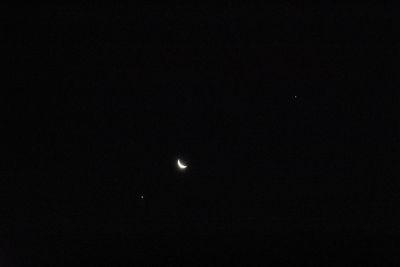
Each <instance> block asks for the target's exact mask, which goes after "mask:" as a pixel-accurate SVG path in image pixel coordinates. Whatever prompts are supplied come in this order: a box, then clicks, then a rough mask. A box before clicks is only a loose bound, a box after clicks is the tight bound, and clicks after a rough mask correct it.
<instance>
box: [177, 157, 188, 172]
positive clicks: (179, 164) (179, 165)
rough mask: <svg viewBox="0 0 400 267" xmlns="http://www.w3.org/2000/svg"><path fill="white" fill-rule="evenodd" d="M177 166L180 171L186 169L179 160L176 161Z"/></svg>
mask: <svg viewBox="0 0 400 267" xmlns="http://www.w3.org/2000/svg"><path fill="white" fill-rule="evenodd" d="M177 164H178V167H179V169H181V170H184V169H186V168H187V165H185V164H183V163H182V162H181V161H180V159H178V161H177Z"/></svg>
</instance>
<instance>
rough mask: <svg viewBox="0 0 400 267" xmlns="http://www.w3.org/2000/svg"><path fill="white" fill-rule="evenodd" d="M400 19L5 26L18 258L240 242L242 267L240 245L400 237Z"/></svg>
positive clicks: (247, 13) (190, 13)
mask: <svg viewBox="0 0 400 267" xmlns="http://www.w3.org/2000/svg"><path fill="white" fill-rule="evenodd" d="M397 11H398V10H396V8H394V7H390V6H383V5H364V6H360V5H351V4H348V5H326V6H309V7H305V6H295V5H269V6H263V7H251V6H244V5H242V6H233V5H228V6H225V7H220V8H219V7H212V8H211V7H201V6H197V7H192V6H188V5H178V6H169V5H160V6H151V5H141V6H135V7H133V6H129V7H126V6H101V7H94V6H89V5H84V4H82V5H56V4H53V5H43V6H40V5H31V6H26V7H19V8H16V7H14V8H11V9H3V10H2V11H1V18H2V21H1V24H2V26H3V28H4V29H6V31H4V34H2V37H1V38H2V45H1V47H2V50H3V51H2V52H3V53H4V57H3V58H5V60H3V62H5V65H6V69H7V70H6V71H5V74H6V79H5V81H3V86H2V88H3V89H4V91H5V92H7V97H4V98H3V97H2V100H3V101H2V102H4V103H3V104H2V109H4V108H5V110H4V112H2V117H1V118H2V132H3V134H4V137H3V138H2V147H3V148H2V153H3V158H4V159H5V161H3V164H2V166H3V167H2V169H1V183H2V184H1V202H2V204H1V216H2V218H1V229H2V230H1V233H2V235H3V236H4V238H3V240H7V241H3V243H2V246H3V247H4V248H3V249H2V251H3V252H2V253H3V254H5V255H8V257H7V256H6V257H5V258H9V262H10V264H12V262H13V260H15V259H17V258H18V259H21V261H20V262H21V266H27V265H26V264H25V263H26V262H31V260H32V259H40V260H43V261H44V262H46V260H47V259H48V258H47V257H46V256H43V255H56V256H54V259H51V260H58V261H59V262H65V261H67V258H68V256H71V255H75V256H76V255H80V254H79V253H78V252H76V251H78V250H79V251H81V250H80V249H77V247H79V248H80V247H81V246H83V245H82V244H83V243H84V244H88V245H87V247H93V246H94V247H95V249H93V250H90V253H93V254H96V253H97V252H96V253H95V252H94V251H102V253H105V254H104V255H107V251H108V252H109V251H110V249H109V248H111V247H113V248H115V247H117V248H118V251H124V250H125V249H127V247H129V248H130V254H129V255H130V257H129V259H130V260H132V261H134V260H135V259H136V258H135V257H134V256H132V255H136V254H135V253H138V254H140V257H139V256H138V257H139V258H140V259H141V260H143V259H144V258H146V257H147V256H149V255H150V256H149V257H154V258H157V257H156V256H157V255H159V254H157V253H158V252H151V253H150V252H148V251H160V255H161V254H162V253H166V254H169V255H171V254H170V252H168V253H167V252H165V251H164V250H163V245H158V246H157V245H154V246H152V245H150V244H153V243H152V242H154V244H155V243H157V244H164V245H165V246H166V247H171V246H172V247H173V245H171V244H172V243H173V242H172V241H171V244H169V243H168V242H167V241H165V240H167V239H168V238H166V237H165V236H174V238H175V239H173V240H174V242H175V241H176V242H178V241H177V240H178V239H177V238H176V236H180V235H183V236H185V238H186V239H185V240H186V242H188V244H189V243H190V242H192V243H193V242H194V243H195V241H193V240H199V239H201V238H199V236H200V237H204V239H206V240H209V239H210V236H213V238H215V236H220V235H223V236H224V237H225V239H223V238H222V239H221V238H220V239H218V238H217V239H218V240H224V241H220V242H222V243H220V244H221V247H224V248H225V250H223V251H224V252H223V253H222V254H223V255H225V256H224V257H226V258H224V262H227V261H228V262H229V261H230V259H231V258H230V256H229V255H233V254H235V253H234V252H232V251H236V250H234V249H232V250H230V249H227V248H226V243H229V242H228V241H226V240H227V239H226V238H233V237H232V236H235V237H237V236H241V238H236V239H235V240H236V242H237V243H241V242H244V241H243V240H244V239H243V236H246V238H248V239H249V240H250V239H251V238H250V237H249V236H252V235H254V236H257V238H258V240H264V239H263V237H265V236H269V238H271V236H273V238H275V239H274V240H281V239H280V238H279V237H278V236H281V235H282V236H285V237H287V238H286V239H285V240H292V239H291V238H292V235H293V236H298V235H300V234H306V235H308V233H313V234H314V235H316V236H321V235H325V234H326V233H329V234H332V233H333V234H334V235H336V234H343V233H352V234H354V233H358V234H362V235H364V236H368V237H370V236H374V238H377V236H379V238H380V239H379V240H381V242H382V243H381V244H384V242H383V240H384V238H383V237H382V236H386V235H390V236H397V235H398V234H399V230H400V229H399V225H400V224H399V223H400V220H399V218H400V217H399V216H400V214H399V206H398V204H399V203H398V201H399V200H400V198H399V196H400V195H399V190H400V181H399V180H398V177H399V164H398V158H399V157H398V156H399V144H400V132H399V117H398V114H399V104H400V103H399V99H400V98H399V93H398V87H399V80H398V70H399V64H398V61H399V42H398V40H397V39H398V38H397V35H398V27H397V24H398V21H397V20H398V19H397V18H396V16H397V13H398V12H397ZM3 73H4V72H3ZM3 134H2V135H3ZM177 159H181V160H183V162H185V164H187V165H188V168H187V169H185V170H184V171H182V170H179V169H178V167H177V163H176V162H177ZM104 236H107V237H104ZM121 236H123V237H124V238H122V237H121ZM139 236H140V240H142V241H143V240H144V241H143V242H144V243H146V242H147V243H146V244H147V245H146V246H147V247H146V249H144V248H143V249H142V250H141V249H140V248H139V249H138V247H140V246H139V245H137V244H136V243H135V245H134V246H133V245H132V244H133V243H134V242H133V241H131V240H138V239H139ZM187 236H191V237H193V236H195V237H193V239H191V238H190V237H187ZM71 237H73V238H72V239H73V240H74V242H72V241H71ZM161 237H162V238H161ZM121 238H122V239H123V240H125V241H124V242H125V243H124V242H122V241H121ZM207 238H209V239H207ZM66 240H67V241H66ZM104 240H107V241H104ZM110 240H111V241H110ZM127 240H128V241H127ZM149 240H152V241H149ZM160 240H163V241H160ZM179 240H181V239H179ZM202 240H203V239H202ZM246 240H247V239H246ZM296 240H297V239H296ZM321 240H322V238H321ZM374 240H375V239H374ZM347 241H348V242H350V241H349V239H346V238H345V239H343V244H347V246H348V247H350V246H351V245H349V244H353V243H351V242H350V243H348V242H347ZM85 242H87V243H85ZM204 242H205V241H204ZM224 242H226V243H224ZM287 242H289V241H287ZM321 242H322V241H321ZM346 242H347V243H346ZM60 243H62V244H64V245H62V246H61V245H60V246H61V247H62V249H61V248H59V247H58V248H59V249H57V248H54V246H53V245H54V244H60ZM289 243H290V242H289ZM9 244H12V246H9ZM21 244H24V245H21ZM38 244H40V245H38ZM65 244H68V245H65ZM76 244H79V245H76ZM99 244H100V245H99ZM104 244H106V245H104ZM168 244H169V245H168ZM202 244H203V243H202ZM222 244H224V245H222ZM369 244H370V246H371V247H374V246H373V245H372V244H374V242H373V241H371V242H370V243H369ZM264 245H265V244H264ZM182 246H185V247H186V245H182V244H181V245H180V247H181V248H182ZM188 246H189V245H188ZM265 246H267V245H265ZM271 246H272V245H271ZM293 246H294V245H293ZM383 246H384V245H383ZM32 247H38V248H35V249H33V248H32ZM56 247H57V246H56ZM189 247H190V246H189ZM206 247H207V246H206V245H204V246H202V245H199V244H197V245H196V246H195V247H194V248H193V251H203V252H204V251H208V253H211V252H209V251H210V250H207V248H206ZM217 247H218V246H217V245H216V246H215V250H218V249H217ZM281 247H284V246H283V245H281ZM367 247H368V246H367ZM384 247H385V250H389V251H390V249H394V247H392V246H390V245H386V246H384ZM72 248H74V249H75V250H76V251H75V250H74V249H72ZM279 248H280V247H279V246H278V248H276V251H278V252H281V253H282V255H284V253H283V252H282V251H281V250H279ZM186 249H187V250H184V249H181V250H179V249H178V248H177V249H176V250H177V251H179V253H182V254H184V253H186V252H187V251H190V249H189V248H187V247H186ZM4 251H6V252H4ZM60 251H64V252H62V253H61V252H60ZM65 251H67V252H65ZM68 251H73V252H70V253H69V252H68ZM84 251H87V250H84ZM137 251H140V253H139V252H137ZM143 251H145V252H143ZM168 251H171V250H168ZM174 251H175V250H174ZM182 251H183V252H182ZM175 252H176V251H175ZM247 252H248V251H245V252H243V251H242V255H246V253H247ZM85 253H86V252H85ZM88 253H89V252H88ZM90 253H89V255H90ZM120 253H122V252H120ZM152 253H154V255H155V256H151V255H153V254H152ZM179 253H178V254H179ZM187 253H189V252H187ZM190 253H194V252H190ZM190 253H189V254H190ZM204 253H205V252H204ZM260 253H261V252H260ZM99 254H101V253H99ZM172 254H173V253H172ZM178 254H176V255H178ZM211 254H212V253H211ZM239 254H240V253H239ZM10 255H11V256H10ZM38 255H39V256H38ZM60 255H61V256H60ZM112 255H115V253H114V254H112ZM118 255H119V256H118V257H117V256H114V258H113V257H111V256H110V257H111V258H108V257H106V256H104V258H107V259H109V261H110V262H111V263H113V262H114V260H110V259H115V258H121V257H120V255H121V254H118ZM123 255H127V254H123ZM173 255H175V254H173ZM176 255H175V256H169V257H172V258H169V259H170V262H169V264H171V266H175V264H177V262H178V261H179V259H181V256H176ZM179 255H181V254H179ZM190 255H192V254H190ZM206 255H210V254H207V253H206ZM75 256H74V257H75ZM92 256H93V255H92ZM192 256H193V255H192ZM76 257H78V256H76ZM96 257H97V256H96ZM182 257H183V256H182ZM205 258H207V257H205ZM48 260H49V262H51V260H50V259H48ZM32 261H33V260H32ZM164 263H165V262H164ZM0 264H1V262H0ZM167 265H168V264H167ZM110 266H112V265H110Z"/></svg>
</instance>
